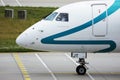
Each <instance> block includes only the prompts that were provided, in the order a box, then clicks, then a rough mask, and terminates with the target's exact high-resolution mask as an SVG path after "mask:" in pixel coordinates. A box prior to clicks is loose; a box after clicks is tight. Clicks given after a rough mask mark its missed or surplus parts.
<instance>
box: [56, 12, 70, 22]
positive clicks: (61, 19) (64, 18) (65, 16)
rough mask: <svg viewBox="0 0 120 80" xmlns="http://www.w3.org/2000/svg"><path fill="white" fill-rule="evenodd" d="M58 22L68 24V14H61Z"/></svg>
mask: <svg viewBox="0 0 120 80" xmlns="http://www.w3.org/2000/svg"><path fill="white" fill-rule="evenodd" d="M56 21H62V22H68V21H69V18H68V13H60V14H59V15H58V16H57V18H56Z"/></svg>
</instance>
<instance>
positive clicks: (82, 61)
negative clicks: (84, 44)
mask: <svg viewBox="0 0 120 80" xmlns="http://www.w3.org/2000/svg"><path fill="white" fill-rule="evenodd" d="M71 57H73V58H79V60H78V61H77V63H79V64H80V65H79V66H77V68H76V72H77V74H78V75H85V74H86V71H87V69H88V68H87V66H86V65H85V64H88V63H86V62H85V58H87V53H71Z"/></svg>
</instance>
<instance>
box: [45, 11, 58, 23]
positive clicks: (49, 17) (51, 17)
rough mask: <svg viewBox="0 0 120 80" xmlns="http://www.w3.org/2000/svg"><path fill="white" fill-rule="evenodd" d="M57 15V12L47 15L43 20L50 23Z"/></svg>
mask: <svg viewBox="0 0 120 80" xmlns="http://www.w3.org/2000/svg"><path fill="white" fill-rule="evenodd" d="M57 14H58V13H57V12H54V13H51V14H50V15H48V16H47V17H46V18H45V20H49V21H52V20H53V19H54V18H55V17H56V15H57Z"/></svg>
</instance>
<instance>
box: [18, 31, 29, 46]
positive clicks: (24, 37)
mask: <svg viewBox="0 0 120 80" xmlns="http://www.w3.org/2000/svg"><path fill="white" fill-rule="evenodd" d="M16 43H17V44H18V45H19V46H22V47H26V46H27V43H28V39H27V34H26V33H22V34H21V35H19V36H18V37H17V39H16Z"/></svg>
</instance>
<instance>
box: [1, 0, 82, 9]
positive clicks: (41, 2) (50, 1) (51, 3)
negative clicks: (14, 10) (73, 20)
mask: <svg viewBox="0 0 120 80" xmlns="http://www.w3.org/2000/svg"><path fill="white" fill-rule="evenodd" d="M78 1H83V0H0V6H6V5H9V6H30V7H31V6H33V7H61V6H63V5H66V4H70V3H73V2H78Z"/></svg>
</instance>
